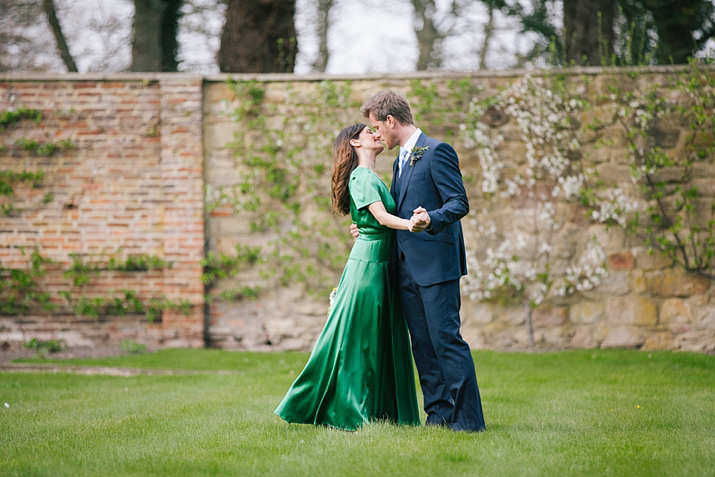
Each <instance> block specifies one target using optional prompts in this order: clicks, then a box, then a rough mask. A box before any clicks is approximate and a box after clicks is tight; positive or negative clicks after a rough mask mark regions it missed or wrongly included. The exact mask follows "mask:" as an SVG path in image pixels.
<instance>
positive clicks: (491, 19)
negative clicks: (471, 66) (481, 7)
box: [479, 4, 494, 70]
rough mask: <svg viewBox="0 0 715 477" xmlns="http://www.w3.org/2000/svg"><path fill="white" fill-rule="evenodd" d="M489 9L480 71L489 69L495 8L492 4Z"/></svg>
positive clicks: (480, 58)
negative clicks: (488, 56)
mask: <svg viewBox="0 0 715 477" xmlns="http://www.w3.org/2000/svg"><path fill="white" fill-rule="evenodd" d="M486 7H487V15H488V19H487V24H486V25H484V42H483V43H482V48H481V49H480V51H479V69H480V70H486V69H487V52H488V51H489V43H490V42H491V39H492V33H493V32H494V7H493V6H492V5H490V4H487V5H486Z"/></svg>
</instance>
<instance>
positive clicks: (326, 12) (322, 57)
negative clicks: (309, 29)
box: [313, 0, 335, 73]
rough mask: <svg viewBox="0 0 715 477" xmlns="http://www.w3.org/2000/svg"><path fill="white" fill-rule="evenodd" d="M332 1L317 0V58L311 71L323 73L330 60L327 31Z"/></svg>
mask: <svg viewBox="0 0 715 477" xmlns="http://www.w3.org/2000/svg"><path fill="white" fill-rule="evenodd" d="M333 3H335V2H334V0H318V25H317V31H318V58H317V59H316V60H315V62H314V63H313V71H317V72H318V73H325V69H326V68H327V67H328V60H329V59H330V50H329V49H328V30H329V29H330V9H331V8H333Z"/></svg>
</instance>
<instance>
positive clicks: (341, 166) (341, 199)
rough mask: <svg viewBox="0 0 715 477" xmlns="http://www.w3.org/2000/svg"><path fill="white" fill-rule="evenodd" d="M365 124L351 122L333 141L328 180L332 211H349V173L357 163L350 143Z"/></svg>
mask: <svg viewBox="0 0 715 477" xmlns="http://www.w3.org/2000/svg"><path fill="white" fill-rule="evenodd" d="M366 127H367V126H365V125H364V124H353V125H352V126H348V127H346V128H345V129H343V130H342V131H340V134H338V137H337V138H335V142H334V143H333V177H332V179H331V182H330V199H331V200H332V203H333V213H334V214H340V215H347V214H349V213H350V190H349V189H348V183H349V182H350V174H352V172H353V171H354V170H355V168H356V167H357V165H358V156H357V152H355V148H354V147H353V146H352V145H351V144H350V140H351V139H356V138H357V137H358V136H359V135H360V132H361V131H362V130H363V129H365V128H366Z"/></svg>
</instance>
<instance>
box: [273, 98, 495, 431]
mask: <svg viewBox="0 0 715 477" xmlns="http://www.w3.org/2000/svg"><path fill="white" fill-rule="evenodd" d="M360 112H361V113H362V114H363V116H364V117H365V118H367V119H368V120H369V122H370V124H371V125H372V129H371V128H370V127H368V126H366V125H364V124H355V125H353V126H349V127H347V128H345V129H343V130H342V131H341V132H340V134H339V135H338V137H337V139H336V140H335V144H334V148H333V160H334V164H333V173H332V187H331V196H332V197H331V198H332V208H333V212H334V213H340V214H347V213H349V214H350V215H351V218H352V221H353V225H352V226H351V232H352V234H353V236H354V237H355V238H356V240H355V243H354V245H353V248H352V250H351V252H350V257H349V258H348V262H347V264H346V265H345V269H344V271H343V274H342V277H341V279H340V283H339V285H338V289H337V293H336V295H335V299H334V301H333V304H332V306H331V310H330V313H329V316H328V320H327V322H326V323H325V327H324V328H323V331H322V332H321V333H320V336H319V337H318V339H317V341H316V343H315V346H314V348H313V351H312V353H311V355H310V358H309V360H308V363H307V364H306V365H305V368H304V369H303V371H302V372H301V374H300V375H299V376H298V378H297V379H296V380H295V382H294V383H293V385H292V386H291V388H290V390H289V391H288V393H287V394H286V396H285V397H284V398H283V401H282V402H281V403H280V405H279V406H278V408H277V409H276V411H275V412H276V414H278V415H279V416H280V417H282V418H283V419H285V420H286V421H288V422H291V423H306V424H316V425H317V424H320V425H326V426H330V427H335V428H339V429H345V430H356V429H359V428H360V427H361V426H362V425H363V424H364V423H366V422H371V421H375V420H383V419H384V420H388V421H391V422H394V423H398V424H407V425H419V424H420V416H419V409H418V404H417V395H416V390H415V379H414V374H413V365H412V358H413V357H414V362H415V364H416V366H417V372H418V375H419V382H420V386H421V388H422V394H423V396H424V410H425V412H426V414H427V420H426V422H425V425H434V426H444V427H447V428H451V429H453V430H455V431H483V430H485V425H484V416H483V413H482V404H481V399H480V396H479V389H478V386H477V377H476V374H475V370H474V362H473V360H472V355H471V353H470V349H469V345H468V344H467V343H466V342H465V341H464V340H463V339H462V337H461V335H460V332H459V328H460V318H459V309H460V304H461V301H460V293H459V280H460V277H461V276H462V275H465V274H466V273H467V266H466V257H465V249H464V238H463V235H462V228H461V225H460V222H459V220H460V219H461V218H462V217H464V216H465V215H466V214H467V212H468V211H469V203H468V200H467V194H466V191H465V189H464V185H463V182H462V174H461V172H460V169H459V161H458V158H457V154H456V152H455V151H454V149H453V148H452V147H451V146H450V145H449V144H446V143H444V142H441V141H438V140H436V139H433V138H430V137H427V136H426V135H425V134H423V133H422V131H420V130H419V129H418V128H417V127H416V126H415V124H414V120H413V118H412V113H411V111H410V107H409V104H408V103H407V101H406V100H405V99H404V98H402V97H401V96H399V95H397V94H395V93H394V92H392V91H381V92H380V93H378V94H377V95H375V96H373V97H372V98H370V99H369V100H368V101H366V102H365V104H363V106H362V108H361V109H360ZM383 143H384V144H385V145H386V146H387V148H388V149H392V148H394V147H395V146H398V145H399V146H400V155H399V157H398V158H397V159H396V160H395V163H394V165H393V176H392V186H391V188H390V190H388V188H387V186H386V185H385V184H384V183H383V182H382V180H381V179H380V178H379V176H378V175H377V174H376V172H375V161H376V159H377V155H378V154H380V153H381V152H382V151H383V149H384V147H383ZM393 230H394V231H393Z"/></svg>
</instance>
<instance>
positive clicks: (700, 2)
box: [643, 0, 715, 65]
mask: <svg viewBox="0 0 715 477" xmlns="http://www.w3.org/2000/svg"><path fill="white" fill-rule="evenodd" d="M643 5H644V7H645V8H646V9H648V10H650V12H651V13H652V14H653V20H654V23H655V25H656V29H657V31H658V46H657V48H656V52H655V57H656V61H657V62H658V63H659V64H665V65H668V64H671V63H672V64H676V65H680V64H685V63H687V62H688V58H689V57H691V56H694V54H695V52H696V51H697V50H698V49H699V47H700V46H702V45H703V44H704V43H705V42H706V41H707V39H708V38H709V37H710V36H711V35H712V29H713V26H712V20H711V19H712V15H713V10H714V9H715V7H713V4H712V3H711V2H709V1H707V0H678V1H677V2H671V1H667V0H645V1H644V2H643ZM708 25H709V26H708ZM700 29H702V30H706V31H708V30H709V31H708V33H707V34H705V35H703V37H704V38H701V39H700V40H699V41H698V40H696V39H695V38H694V37H693V32H694V31H696V30H700Z"/></svg>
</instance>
